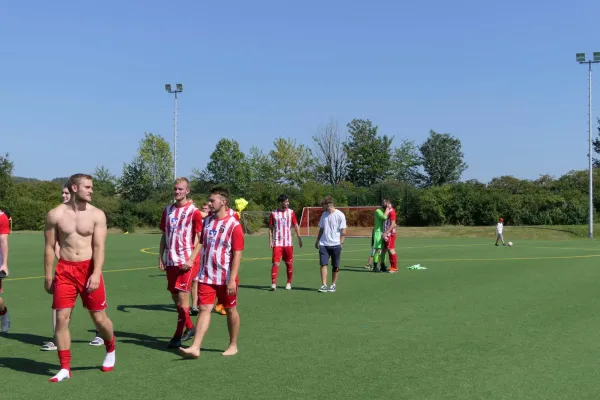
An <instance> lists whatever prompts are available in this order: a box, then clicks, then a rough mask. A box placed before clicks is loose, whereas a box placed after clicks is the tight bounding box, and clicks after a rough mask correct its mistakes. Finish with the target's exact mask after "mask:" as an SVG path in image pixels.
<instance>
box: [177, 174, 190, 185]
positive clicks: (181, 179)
mask: <svg viewBox="0 0 600 400" xmlns="http://www.w3.org/2000/svg"><path fill="white" fill-rule="evenodd" d="M184 182H185V184H186V185H188V186H190V181H189V179H188V178H186V177H185V176H180V177H179V178H177V179H175V184H176V185H177V184H178V183H184Z"/></svg>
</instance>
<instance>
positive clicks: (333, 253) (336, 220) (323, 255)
mask: <svg viewBox="0 0 600 400" xmlns="http://www.w3.org/2000/svg"><path fill="white" fill-rule="evenodd" d="M321 206H322V207H323V210H324V211H323V215H321V220H320V221H319V235H318V236H317V240H316V242H315V247H316V248H317V249H318V250H319V259H320V262H321V288H320V289H319V292H332V293H333V292H335V290H336V284H337V279H338V275H339V273H340V258H341V255H342V246H343V245H344V239H345V237H346V216H345V215H344V213H343V212H341V211H340V210H337V209H336V208H335V207H334V206H333V197H331V196H327V197H325V198H324V199H323V200H321ZM329 258H331V286H329V288H328V287H327V265H329Z"/></svg>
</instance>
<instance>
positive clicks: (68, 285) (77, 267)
mask: <svg viewBox="0 0 600 400" xmlns="http://www.w3.org/2000/svg"><path fill="white" fill-rule="evenodd" d="M93 272H94V263H93V262H92V260H86V261H68V260H58V264H56V272H55V274H54V282H53V285H54V296H53V301H52V308H53V309H55V310H61V309H64V308H73V307H75V300H77V295H80V296H81V302H82V303H83V306H84V307H85V308H87V309H88V310H90V311H102V310H104V309H105V308H106V307H107V304H106V289H105V288H104V278H103V277H102V276H100V285H99V286H98V289H96V290H94V291H93V292H92V293H88V291H87V290H86V289H85V286H86V285H87V281H88V278H89V277H90V276H91V275H92V273H93Z"/></svg>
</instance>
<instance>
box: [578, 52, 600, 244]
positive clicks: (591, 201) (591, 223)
mask: <svg viewBox="0 0 600 400" xmlns="http://www.w3.org/2000/svg"><path fill="white" fill-rule="evenodd" d="M577 61H578V62H579V64H587V65H588V123H589V127H588V146H589V153H588V161H589V171H588V173H589V179H588V181H589V182H588V183H589V188H588V192H589V204H588V211H589V216H588V219H589V232H588V237H589V238H590V239H592V238H593V237H594V199H593V190H594V187H593V168H594V166H593V162H592V154H593V153H592V152H593V150H592V145H593V143H592V142H593V140H592V130H593V125H592V64H596V63H600V53H598V52H596V53H594V59H593V60H586V59H585V54H583V53H579V54H577Z"/></svg>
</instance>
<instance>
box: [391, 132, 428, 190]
mask: <svg viewBox="0 0 600 400" xmlns="http://www.w3.org/2000/svg"><path fill="white" fill-rule="evenodd" d="M420 165H421V158H420V157H419V151H418V149H417V146H416V145H415V142H414V141H412V140H407V139H403V140H402V143H401V144H400V146H399V147H396V148H395V149H394V152H393V155H392V171H393V175H394V176H393V177H394V179H396V180H398V181H400V182H406V183H409V184H411V185H413V186H417V185H419V183H420V181H421V179H420V176H421V175H420V173H419V166H420Z"/></svg>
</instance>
